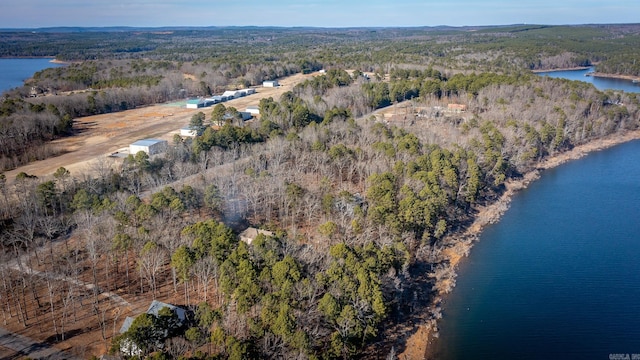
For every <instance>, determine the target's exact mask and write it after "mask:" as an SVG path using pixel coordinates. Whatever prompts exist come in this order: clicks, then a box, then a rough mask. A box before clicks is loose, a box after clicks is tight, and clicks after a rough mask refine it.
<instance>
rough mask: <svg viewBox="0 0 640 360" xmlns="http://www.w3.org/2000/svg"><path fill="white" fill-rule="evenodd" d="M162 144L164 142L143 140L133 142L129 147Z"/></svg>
mask: <svg viewBox="0 0 640 360" xmlns="http://www.w3.org/2000/svg"><path fill="white" fill-rule="evenodd" d="M162 142H166V140H161V139H143V140H138V141H136V142H134V143H133V144H131V145H135V146H151V145H155V144H157V143H162Z"/></svg>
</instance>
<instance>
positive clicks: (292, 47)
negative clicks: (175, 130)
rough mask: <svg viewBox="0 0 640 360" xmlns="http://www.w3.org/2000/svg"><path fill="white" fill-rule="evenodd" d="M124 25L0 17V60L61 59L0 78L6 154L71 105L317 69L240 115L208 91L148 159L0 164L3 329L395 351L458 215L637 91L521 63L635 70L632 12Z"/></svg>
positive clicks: (209, 348)
mask: <svg viewBox="0 0 640 360" xmlns="http://www.w3.org/2000/svg"><path fill="white" fill-rule="evenodd" d="M119 31H121V32H119V33H118V36H113V33H111V32H108V31H106V30H100V29H97V30H96V31H90V32H68V33H62V32H56V31H54V30H53V29H52V30H50V31H36V32H31V31H29V32H19V31H16V32H6V33H0V56H5V57H18V56H55V57H56V58H57V59H59V60H64V61H68V62H69V65H68V66H65V67H60V68H55V69H47V70H44V71H41V72H39V73H36V74H34V76H33V79H31V80H30V81H29V83H28V84H27V85H25V86H24V87H21V88H17V89H13V90H11V91H8V92H6V93H5V94H4V96H3V98H2V100H1V101H2V102H1V104H0V170H1V171H6V170H10V169H13V168H16V167H19V166H21V165H23V164H26V163H28V162H30V161H33V160H36V159H46V158H48V157H50V156H54V155H56V154H57V152H56V150H55V149H53V148H51V149H50V148H49V146H48V144H50V142H51V140H53V139H56V138H60V137H73V136H74V132H75V129H74V126H73V124H74V119H76V118H78V117H83V116H88V115H94V114H103V113H112V112H119V111H127V110H128V109H133V108H138V107H141V106H146V105H150V104H157V103H162V102H167V101H173V100H178V99H184V98H186V97H196V96H207V95H211V94H213V93H219V92H221V91H224V90H226V89H229V88H236V87H247V86H255V85H258V84H261V83H262V82H263V81H264V80H272V79H277V78H281V77H283V76H287V75H291V74H294V73H300V72H302V73H307V72H315V71H317V70H320V69H326V71H325V72H324V73H323V74H320V75H317V76H314V77H312V78H309V79H308V80H306V81H304V82H302V83H300V84H298V85H297V86H295V87H294V88H293V90H292V91H288V92H286V93H284V94H283V95H282V96H281V97H279V98H276V99H274V98H266V99H263V100H261V101H260V117H259V119H255V120H253V121H251V122H247V123H244V122H242V121H234V119H233V118H231V119H228V118H224V117H223V115H225V114H226V113H228V110H230V109H228V108H227V107H225V106H224V105H218V106H216V107H214V108H210V109H204V110H203V111H202V112H201V113H198V114H196V115H194V118H193V119H192V123H194V124H197V125H198V126H199V127H200V128H201V130H202V131H201V134H200V135H199V136H197V137H195V138H193V139H191V138H181V137H180V136H176V137H175V138H174V141H173V142H172V144H171V146H170V147H169V149H168V151H167V152H166V153H165V154H163V155H160V156H153V157H151V158H150V157H149V156H147V155H146V154H144V153H138V154H132V155H130V156H129V157H127V158H125V159H123V160H118V161H112V160H109V162H108V163H107V162H103V163H101V166H100V167H99V168H96V169H94V170H95V171H93V172H91V173H86V174H75V173H70V172H69V171H67V170H66V169H64V168H60V169H59V170H58V171H57V172H56V173H55V174H53V175H52V176H50V177H41V178H36V177H33V176H31V175H29V174H26V173H20V174H19V175H18V176H17V177H16V178H15V179H7V178H6V177H5V176H4V175H0V241H1V246H2V251H1V254H0V255H1V256H2V257H3V258H2V261H0V264H1V265H0V272H1V273H0V276H1V277H2V285H1V286H0V312H1V313H2V317H3V321H4V324H5V326H14V327H16V330H15V331H27V330H28V329H36V328H37V329H38V331H39V333H40V334H46V335H44V336H42V338H43V339H46V340H47V341H49V342H51V343H64V342H65V341H69V339H73V338H74V337H81V336H83V334H84V333H86V332H91V331H93V332H96V333H100V339H101V341H100V343H101V344H102V345H103V346H104V348H107V347H108V348H110V349H111V351H112V353H113V354H116V355H119V356H126V353H123V351H122V349H123V346H122V345H123V343H128V344H131V343H134V344H135V345H136V348H137V349H138V350H139V351H140V352H139V353H138V355H139V356H140V357H149V358H183V359H187V358H189V359H221V358H225V359H226V358H229V359H248V358H256V359H264V358H299V359H334V358H351V357H366V358H394V356H395V354H398V353H399V352H402V351H403V350H404V346H405V340H406V338H405V337H406V336H408V335H410V334H409V333H410V327H409V326H408V324H409V323H415V322H421V321H422V322H426V321H430V320H432V319H436V318H438V317H439V316H440V314H439V308H438V306H437V305H438V304H437V298H438V297H439V296H440V295H441V294H443V293H446V292H448V291H450V289H451V287H452V286H453V285H454V284H455V273H454V269H453V268H452V266H451V264H450V262H449V259H450V256H447V254H449V253H451V252H452V251H456V249H457V247H456V243H455V240H454V239H455V237H454V236H453V235H455V234H457V233H461V232H462V231H464V230H465V229H466V228H467V227H468V226H469V224H470V223H471V221H472V220H473V218H474V216H475V215H476V213H477V210H478V208H479V207H481V206H483V205H486V204H490V203H492V202H494V201H495V200H496V199H497V198H498V197H499V196H500V195H501V194H502V192H503V191H504V184H505V181H507V180H508V179H513V178H518V177H521V176H522V175H523V174H526V173H527V172H529V171H531V170H533V169H535V168H536V166H537V164H539V162H540V161H542V160H544V159H546V158H547V157H549V156H552V155H555V154H558V153H561V152H564V151H566V150H569V149H571V148H572V147H574V146H577V145H580V144H585V143H588V142H590V141H593V140H595V139H599V138H602V137H605V136H609V135H611V134H616V133H620V134H622V133H625V132H627V131H630V130H635V129H637V128H638V125H639V121H640V110H639V105H640V94H634V93H623V92H615V91H606V92H602V91H598V90H597V89H595V88H594V87H593V86H591V85H589V84H586V83H582V82H572V81H566V80H560V79H551V78H545V77H539V76H536V75H533V74H532V72H531V70H538V69H546V70H549V69H555V68H572V67H582V66H592V65H595V66H597V70H598V71H599V72H606V73H611V74H624V75H640V64H636V62H635V61H634V60H633V59H635V58H638V55H640V26H638V25H610V26H595V25H594V26H511V27H482V28H403V29H390V28H389V29H387V28H385V29H361V28H357V29H287V28H283V29H279V28H264V29H263V28H207V29H124V30H122V29H119ZM347 70H348V71H347ZM34 89H35V90H34ZM449 105H453V106H449ZM389 106H394V107H395V110H394V111H393V113H392V114H391V116H385V115H384V114H382V113H381V112H376V110H379V109H383V108H386V107H389ZM234 110H235V109H234ZM232 113H233V111H232ZM212 125H215V126H212ZM49 150H50V151H49ZM248 226H252V227H255V228H259V229H262V230H264V231H263V232H260V233H258V235H257V237H256V238H255V239H253V240H252V241H250V242H249V241H241V240H240V237H239V232H240V231H241V230H243V229H245V228H247V227H248ZM460 255H463V254H460ZM116 295H117V296H116ZM153 299H158V300H161V301H169V300H170V301H171V302H172V303H174V304H175V305H179V306H181V307H183V308H185V309H187V310H188V316H187V320H186V322H184V323H179V322H177V321H175V318H174V316H173V315H172V314H171V313H167V312H163V313H161V314H160V315H158V316H156V315H149V314H145V315H141V316H138V317H137V318H136V319H135V320H134V321H133V324H132V326H131V327H130V328H129V329H128V330H127V331H126V332H124V333H122V334H119V333H118V331H117V328H119V326H120V325H121V323H122V321H123V320H124V316H121V315H122V314H123V312H125V311H127V310H126V309H127V305H123V304H129V305H130V304H132V303H140V302H144V303H145V304H148V303H149V302H151V300H153ZM129 315H132V316H135V315H138V314H129ZM79 323H82V324H83V326H82V327H78V326H76V324H79ZM12 324H13V325H12ZM33 333H37V332H34V331H32V332H31V334H33ZM82 355H84V356H86V357H88V356H89V355H99V354H82Z"/></svg>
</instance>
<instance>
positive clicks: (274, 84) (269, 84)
mask: <svg viewBox="0 0 640 360" xmlns="http://www.w3.org/2000/svg"><path fill="white" fill-rule="evenodd" d="M262 86H263V87H278V86H280V84H278V80H269V81H264V82H262Z"/></svg>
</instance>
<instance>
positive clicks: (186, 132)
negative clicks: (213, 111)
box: [180, 125, 198, 137]
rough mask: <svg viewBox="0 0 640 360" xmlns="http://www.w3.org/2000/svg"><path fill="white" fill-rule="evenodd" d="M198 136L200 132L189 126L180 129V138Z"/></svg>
mask: <svg viewBox="0 0 640 360" xmlns="http://www.w3.org/2000/svg"><path fill="white" fill-rule="evenodd" d="M197 135H198V130H197V129H193V128H191V126H189V125H187V126H185V127H183V128H180V136H188V137H196V136H197Z"/></svg>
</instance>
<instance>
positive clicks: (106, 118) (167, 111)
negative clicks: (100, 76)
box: [5, 72, 319, 183]
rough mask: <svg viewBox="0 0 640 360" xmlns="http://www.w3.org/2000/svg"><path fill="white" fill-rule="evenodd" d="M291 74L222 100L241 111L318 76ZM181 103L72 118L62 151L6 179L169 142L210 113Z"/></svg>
mask: <svg viewBox="0 0 640 360" xmlns="http://www.w3.org/2000/svg"><path fill="white" fill-rule="evenodd" d="M318 74H319V73H317V72H316V73H312V74H295V75H292V76H289V77H286V78H282V79H279V80H278V82H279V83H280V86H278V87H276V88H268V87H258V88H256V93H255V94H252V95H248V96H245V97H242V98H239V99H234V100H230V101H227V102H225V103H224V105H225V106H227V107H229V106H232V107H235V108H236V109H238V111H244V110H245V109H246V108H247V107H248V106H258V104H259V103H260V100H261V99H263V98H268V97H272V98H274V99H275V100H277V99H279V98H280V96H281V95H282V94H283V93H285V92H287V91H290V90H292V89H293V87H294V86H295V85H297V84H298V83H300V82H302V81H304V80H306V79H308V78H310V77H313V76H316V75H318ZM183 103H184V102H178V103H173V104H158V105H151V106H146V107H143V108H138V109H134V110H127V111H122V112H117V113H111V114H102V115H95V116H88V117H83V118H78V119H75V120H74V124H73V127H74V130H75V131H76V132H77V134H76V135H74V136H70V137H67V138H63V139H58V140H56V141H54V142H53V143H52V144H54V145H55V146H57V147H58V148H60V149H63V150H64V152H65V153H64V154H63V155H60V156H57V157H53V158H49V159H46V160H41V161H36V162H32V163H30V164H27V165H24V166H21V167H18V168H16V169H14V170H11V171H7V172H5V175H6V177H7V181H8V182H9V183H11V182H13V180H14V179H15V177H16V175H17V174H18V173H20V172H25V173H27V174H29V175H36V176H38V177H42V176H47V175H51V174H53V173H54V172H55V171H56V170H57V169H58V168H59V167H65V168H66V169H67V170H69V171H70V172H71V174H72V175H73V176H78V175H79V174H81V173H86V172H89V171H90V170H91V161H92V160H94V159H97V158H100V157H103V156H107V155H109V154H111V153H114V152H116V151H118V150H120V149H122V148H127V147H128V146H129V144H131V143H133V142H135V141H136V140H140V139H148V138H154V139H165V140H169V141H171V139H172V137H173V135H174V134H177V133H179V129H180V128H181V127H183V126H185V125H188V124H189V121H190V120H191V117H192V116H193V115H194V114H196V113H198V112H200V111H202V112H204V113H205V114H206V115H207V119H208V118H209V115H210V114H211V111H212V108H211V107H209V108H200V109H187V108H185V107H184V106H181V104H183Z"/></svg>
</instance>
